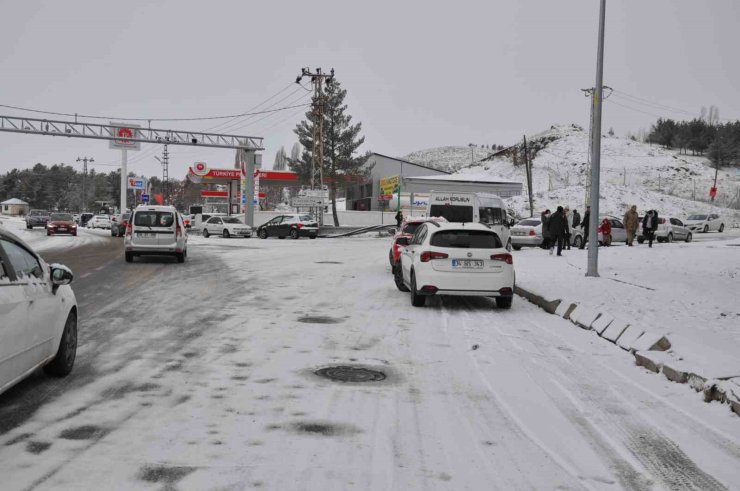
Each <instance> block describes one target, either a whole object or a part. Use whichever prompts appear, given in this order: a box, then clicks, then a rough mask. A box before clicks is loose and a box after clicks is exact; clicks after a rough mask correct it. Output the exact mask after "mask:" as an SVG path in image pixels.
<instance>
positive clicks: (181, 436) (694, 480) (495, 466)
mask: <svg viewBox="0 0 740 491" xmlns="http://www.w3.org/2000/svg"><path fill="white" fill-rule="evenodd" d="M389 243H390V240H389V239H387V238H386V239H377V238H362V239H319V240H307V239H303V240H298V241H293V240H277V239H269V240H259V239H230V240H229V239H221V238H210V239H203V238H201V237H191V238H190V247H189V255H188V261H187V262H186V263H185V264H182V265H180V264H177V263H175V262H174V261H169V260H168V259H161V260H160V259H148V260H143V261H142V260H137V261H136V262H135V263H133V264H125V263H124V262H123V257H122V253H121V258H120V262H116V263H114V264H111V265H110V266H109V268H108V270H106V277H105V278H106V279H105V281H108V282H119V284H120V289H119V290H118V291H117V294H116V295H114V296H108V297H106V298H103V297H104V295H101V296H100V298H98V297H96V296H95V293H89V295H90V296H91V298H90V299H87V300H85V301H86V302H87V303H86V305H87V307H86V309H84V310H83V309H82V308H81V322H80V340H81V346H80V350H79V351H80V353H79V357H80V363H81V364H82V366H84V367H85V369H84V370H82V369H81V370H80V371H79V372H76V373H73V375H72V376H71V378H68V379H65V380H64V383H65V384H66V388H65V390H64V391H63V392H61V393H58V394H56V395H54V396H53V397H49V400H45V401H44V404H43V405H42V406H41V407H39V408H38V409H37V410H36V411H35V412H34V413H33V414H30V415H29V416H28V417H27V418H26V419H25V420H23V422H21V423H20V424H18V425H17V426H15V427H13V428H12V429H10V430H8V431H6V432H5V433H4V434H0V475H1V476H2V483H3V484H2V487H3V488H4V489H50V490H52V489H53V490H55V489H126V490H128V489H252V488H264V489H276V490H288V489H291V490H292V489H306V490H345V489H367V490H376V489H401V490H417V489H418V490H427V489H455V490H463V489H475V490H490V489H503V490H512V489H703V490H710V489H725V488H732V487H737V486H738V483H739V482H740V480H739V478H740V424H739V423H738V421H739V420H738V419H737V417H736V416H732V415H731V414H730V413H728V412H727V411H725V410H724V408H718V407H716V406H712V405H706V404H704V403H702V402H700V401H699V400H697V398H696V397H694V394H691V393H689V392H688V391H686V389H685V387H683V386H679V385H677V384H672V383H670V382H668V381H666V380H664V379H662V378H659V377H655V376H654V375H652V374H649V373H647V372H646V371H645V370H644V369H642V368H640V367H636V366H634V359H633V358H632V357H631V356H629V355H628V354H627V353H625V352H623V351H621V350H619V349H615V348H614V346H612V345H610V344H608V343H604V342H603V341H602V340H601V339H599V338H598V337H596V336H593V335H592V334H591V333H589V332H586V331H583V330H580V329H574V328H573V326H572V324H570V323H569V322H567V321H565V320H562V319H559V318H556V317H555V316H552V315H548V314H546V313H544V312H543V311H541V310H539V309H537V308H536V307H534V306H532V305H530V304H528V303H526V302H525V301H523V300H521V299H520V298H515V300H514V306H513V308H512V309H511V310H510V311H501V310H497V309H496V308H495V307H494V304H493V302H492V301H490V300H488V299H444V300H441V301H440V300H439V299H434V300H432V301H431V302H430V303H429V305H428V306H427V307H426V308H423V309H417V308H414V307H412V306H411V305H410V302H409V298H408V294H406V293H401V292H399V291H398V290H396V288H395V286H394V284H393V281H392V277H391V275H390V274H389V266H388V262H387V254H388V249H387V248H388V246H389ZM112 247H120V243H119V244H117V245H114V246H112ZM90 278H94V276H91V277H90ZM114 284H115V283H114ZM82 286H83V285H79V287H82ZM86 288H87V289H86V290H85V291H86V292H90V291H91V290H90V287H86ZM86 295H87V294H86ZM335 365H338V366H350V367H364V368H369V369H372V370H377V371H380V372H383V373H384V374H385V375H386V378H385V379H384V380H381V381H374V382H365V383H342V382H334V381H331V380H328V379H324V378H320V377H318V376H317V375H315V374H314V373H313V372H314V371H315V370H317V369H320V368H325V367H330V366H335ZM29 383H30V384H33V383H35V382H33V381H32V382H26V384H29ZM55 383H62V382H55ZM13 394H14V391H11V392H10V393H8V394H7V395H8V396H9V397H8V398H6V400H3V398H5V396H3V397H2V398H0V410H2V405H3V404H13V405H17V406H18V407H19V410H22V407H23V400H22V398H20V397H15V398H14V395H13Z"/></svg>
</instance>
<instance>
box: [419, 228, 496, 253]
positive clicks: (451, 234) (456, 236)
mask: <svg viewBox="0 0 740 491" xmlns="http://www.w3.org/2000/svg"><path fill="white" fill-rule="evenodd" d="M431 245H433V246H435V247H454V248H461V249H498V248H500V247H503V246H502V245H501V240H500V239H499V238H498V235H496V233H495V232H488V231H485V230H441V231H439V232H437V233H435V234H434V235H432V239H431Z"/></svg>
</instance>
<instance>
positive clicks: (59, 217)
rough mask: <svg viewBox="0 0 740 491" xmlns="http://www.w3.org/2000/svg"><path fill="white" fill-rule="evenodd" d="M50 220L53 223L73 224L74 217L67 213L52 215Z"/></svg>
mask: <svg viewBox="0 0 740 491" xmlns="http://www.w3.org/2000/svg"><path fill="white" fill-rule="evenodd" d="M50 218H51V221H53V222H71V221H72V215H68V214H67V213H52V214H51V217H50Z"/></svg>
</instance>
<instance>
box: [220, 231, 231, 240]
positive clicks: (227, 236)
mask: <svg viewBox="0 0 740 491" xmlns="http://www.w3.org/2000/svg"><path fill="white" fill-rule="evenodd" d="M221 235H222V236H223V238H224V239H228V238H229V237H231V234H230V233H229V231H228V230H227V229H224V232H223V234H221Z"/></svg>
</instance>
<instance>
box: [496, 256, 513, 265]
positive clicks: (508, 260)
mask: <svg viewBox="0 0 740 491" xmlns="http://www.w3.org/2000/svg"><path fill="white" fill-rule="evenodd" d="M491 259H493V260H494V261H503V262H505V263H506V264H514V258H513V257H512V256H511V254H494V255H493V256H491Z"/></svg>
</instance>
